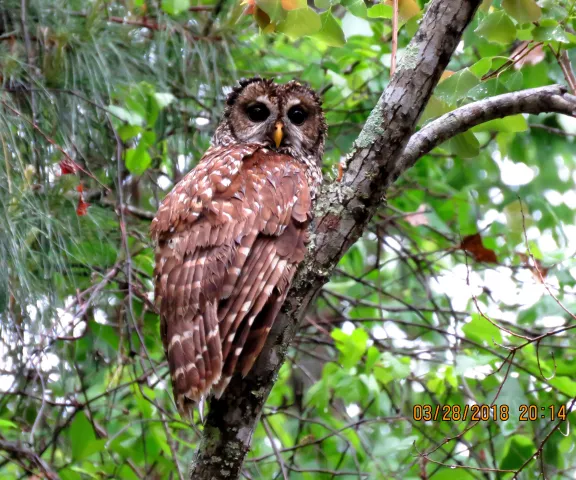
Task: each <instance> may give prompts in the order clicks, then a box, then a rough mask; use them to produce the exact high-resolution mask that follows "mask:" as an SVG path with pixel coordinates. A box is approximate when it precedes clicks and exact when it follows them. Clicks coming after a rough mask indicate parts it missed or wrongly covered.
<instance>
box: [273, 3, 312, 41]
mask: <svg viewBox="0 0 576 480" xmlns="http://www.w3.org/2000/svg"><path fill="white" fill-rule="evenodd" d="M321 28H322V21H321V20H320V15H318V14H317V13H316V12H315V11H314V10H311V9H310V8H300V9H298V10H291V11H289V12H287V13H286V19H285V20H284V21H283V22H282V23H280V24H279V25H278V27H277V28H276V30H277V31H279V32H280V33H284V34H285V35H287V36H288V37H290V38H291V39H292V40H295V39H297V38H300V37H305V36H307V35H313V34H315V33H318V32H319V31H320V29H321Z"/></svg>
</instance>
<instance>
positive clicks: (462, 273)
mask: <svg viewBox="0 0 576 480" xmlns="http://www.w3.org/2000/svg"><path fill="white" fill-rule="evenodd" d="M467 275H468V268H467V267H466V265H464V264H462V263H461V264H458V265H455V266H454V267H453V268H451V269H450V270H446V271H444V272H442V275H438V276H437V277H436V278H435V279H432V280H431V282H430V286H431V288H432V290H433V291H434V292H436V293H439V294H445V295H448V296H449V297H450V298H451V299H452V306H453V307H454V309H455V310H466V306H467V305H468V301H469V300H470V299H471V298H472V294H474V295H480V294H481V293H482V285H484V281H483V280H482V278H481V277H480V275H478V273H476V272H474V271H470V272H469V280H470V285H467V284H466V276H467Z"/></svg>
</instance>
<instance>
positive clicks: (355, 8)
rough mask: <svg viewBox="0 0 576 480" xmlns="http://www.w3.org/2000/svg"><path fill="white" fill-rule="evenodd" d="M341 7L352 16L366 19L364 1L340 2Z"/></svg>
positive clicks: (347, 0)
mask: <svg viewBox="0 0 576 480" xmlns="http://www.w3.org/2000/svg"><path fill="white" fill-rule="evenodd" d="M340 3H341V5H342V6H343V7H346V9H347V10H348V11H349V12H350V13H351V14H352V15H355V16H357V17H362V18H366V15H367V12H368V9H367V8H366V4H365V3H364V0H342V2H340Z"/></svg>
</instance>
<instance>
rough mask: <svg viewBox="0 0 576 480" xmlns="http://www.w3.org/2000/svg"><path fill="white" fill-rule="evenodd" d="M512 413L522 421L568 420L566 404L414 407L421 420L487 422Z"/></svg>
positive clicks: (418, 418) (503, 417) (414, 413)
mask: <svg viewBox="0 0 576 480" xmlns="http://www.w3.org/2000/svg"><path fill="white" fill-rule="evenodd" d="M512 415H516V419H517V420H518V421H520V422H534V421H536V420H539V419H547V420H550V421H555V420H566V406H565V405H560V406H555V405H549V406H547V407H539V406H537V405H520V406H519V407H518V411H517V412H513V409H511V408H510V406H509V405H486V404H483V405H477V404H473V405H464V406H461V405H430V404H416V405H414V407H413V408H412V418H413V419H414V420H416V421H417V422H419V421H425V422H429V421H442V422H461V421H464V422H465V421H467V420H470V421H472V422H486V421H488V420H494V421H506V420H510V418H511V416H512Z"/></svg>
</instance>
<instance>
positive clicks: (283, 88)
mask: <svg viewBox="0 0 576 480" xmlns="http://www.w3.org/2000/svg"><path fill="white" fill-rule="evenodd" d="M226 103H227V106H226V110H225V112H224V118H223V121H222V123H221V125H220V126H219V127H218V130H217V131H216V135H215V143H217V144H219V143H228V142H230V141H235V142H237V143H254V144H258V145H263V146H266V147H269V148H271V149H275V150H278V151H279V152H280V153H285V154H288V155H291V156H294V157H298V156H301V155H305V156H307V157H309V156H313V157H315V158H316V159H318V160H319V159H320V158H321V157H322V154H323V153H324V139H325V136H326V128H327V127H326V120H325V119H324V114H323V112H322V106H321V103H320V99H319V98H318V96H317V95H316V93H315V92H314V91H313V90H311V89H310V88H308V87H306V86H304V85H301V84H300V83H298V82H295V81H291V82H288V83H286V84H276V83H274V82H273V81H272V80H264V79H260V78H252V79H249V80H243V81H241V82H240V87H237V88H236V89H234V90H233V91H232V93H231V94H230V95H229V96H228V99H227V102H226Z"/></svg>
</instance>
